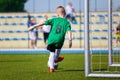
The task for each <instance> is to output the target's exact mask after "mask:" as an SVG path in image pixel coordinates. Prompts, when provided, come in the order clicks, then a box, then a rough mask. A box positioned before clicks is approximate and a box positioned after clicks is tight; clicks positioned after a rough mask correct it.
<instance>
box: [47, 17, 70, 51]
mask: <svg viewBox="0 0 120 80" xmlns="http://www.w3.org/2000/svg"><path fill="white" fill-rule="evenodd" d="M45 25H51V31H50V34H49V37H48V42H47V44H48V45H55V46H56V48H58V49H59V48H61V47H62V46H63V43H64V39H65V34H66V32H67V31H69V30H71V25H70V23H69V22H68V21H67V19H65V18H60V17H58V18H53V19H50V20H47V21H45Z"/></svg>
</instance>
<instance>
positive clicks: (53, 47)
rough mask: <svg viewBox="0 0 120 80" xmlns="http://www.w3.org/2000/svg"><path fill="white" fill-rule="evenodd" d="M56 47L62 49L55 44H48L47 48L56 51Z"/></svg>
mask: <svg viewBox="0 0 120 80" xmlns="http://www.w3.org/2000/svg"><path fill="white" fill-rule="evenodd" d="M56 49H61V48H58V47H56V46H55V45H54V44H51V45H48V46H47V50H49V51H50V52H55V50H56Z"/></svg>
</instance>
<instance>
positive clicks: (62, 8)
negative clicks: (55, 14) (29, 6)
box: [57, 6, 66, 16]
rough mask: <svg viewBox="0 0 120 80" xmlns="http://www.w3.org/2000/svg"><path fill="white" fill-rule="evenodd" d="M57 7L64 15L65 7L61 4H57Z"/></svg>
mask: <svg viewBox="0 0 120 80" xmlns="http://www.w3.org/2000/svg"><path fill="white" fill-rule="evenodd" d="M59 8H61V12H62V14H63V15H64V16H65V15H66V11H65V8H64V7H63V6H58V7H57V9H59Z"/></svg>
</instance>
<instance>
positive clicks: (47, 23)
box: [45, 19, 54, 25]
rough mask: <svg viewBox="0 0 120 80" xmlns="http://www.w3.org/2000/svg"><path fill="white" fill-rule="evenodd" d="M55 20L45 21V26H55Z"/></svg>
mask: <svg viewBox="0 0 120 80" xmlns="http://www.w3.org/2000/svg"><path fill="white" fill-rule="evenodd" d="M53 23H54V19H49V20H46V21H45V25H53Z"/></svg>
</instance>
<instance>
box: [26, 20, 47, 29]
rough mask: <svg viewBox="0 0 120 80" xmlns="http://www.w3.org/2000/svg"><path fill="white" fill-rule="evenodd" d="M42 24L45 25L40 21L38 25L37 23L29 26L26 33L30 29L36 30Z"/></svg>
mask: <svg viewBox="0 0 120 80" xmlns="http://www.w3.org/2000/svg"><path fill="white" fill-rule="evenodd" d="M44 24H45V23H44V21H41V22H40V23H38V24H36V25H33V26H30V27H29V28H28V31H30V30H31V29H33V28H36V27H41V26H42V25H44Z"/></svg>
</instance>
